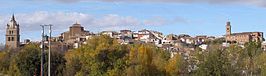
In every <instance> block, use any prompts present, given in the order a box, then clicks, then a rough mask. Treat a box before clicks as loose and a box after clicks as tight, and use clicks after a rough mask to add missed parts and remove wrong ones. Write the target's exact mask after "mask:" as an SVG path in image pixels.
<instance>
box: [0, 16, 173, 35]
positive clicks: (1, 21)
mask: <svg viewBox="0 0 266 76" xmlns="http://www.w3.org/2000/svg"><path fill="white" fill-rule="evenodd" d="M15 16H16V20H17V22H18V23H19V24H20V28H21V31H39V30H40V29H41V27H40V25H41V24H53V25H54V26H53V29H54V30H55V31H58V32H64V31H67V30H68V27H69V26H71V25H72V24H74V23H75V22H76V21H78V22H79V23H81V25H82V26H84V27H85V28H87V30H92V31H103V30H120V29H138V28H142V25H166V24H168V23H169V22H170V21H168V20H167V19H164V18H162V17H155V18H151V19H146V20H141V19H137V18H134V17H132V16H119V15H116V14H107V15H103V16H100V17H99V16H93V15H90V14H85V13H78V12H46V11H38V12H33V13H26V14H25V13H19V14H15ZM10 17H11V15H5V16H0V29H1V30H4V29H5V28H4V27H6V26H4V25H6V24H7V22H8V21H9V20H10ZM177 22H178V21H177Z"/></svg>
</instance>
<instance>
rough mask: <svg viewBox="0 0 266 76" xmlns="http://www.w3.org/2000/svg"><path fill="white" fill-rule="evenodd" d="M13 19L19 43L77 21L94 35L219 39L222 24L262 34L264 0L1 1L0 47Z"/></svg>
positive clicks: (59, 30)
mask: <svg viewBox="0 0 266 76" xmlns="http://www.w3.org/2000/svg"><path fill="white" fill-rule="evenodd" d="M12 14H14V15H15V17H16V20H17V22H18V23H19V24H20V34H21V41H23V40H24V39H31V40H33V41H38V40H40V39H41V27H40V25H42V24H52V25H53V27H52V29H53V34H52V35H53V36H59V35H60V33H63V32H65V31H68V28H69V27H70V26H71V25H72V24H74V23H76V22H78V23H80V24H81V25H82V26H84V27H85V29H86V30H88V31H91V32H94V33H98V32H101V31H118V30H122V29H130V30H134V31H138V30H141V29H149V30H155V31H159V32H162V33H163V34H164V35H167V34H177V35H178V34H189V35H191V36H196V35H208V36H222V35H224V34H225V25H226V22H227V21H230V22H231V25H232V32H254V31H260V32H265V31H266V28H265V26H266V1H265V0H0V43H4V41H5V28H6V25H7V23H8V22H9V21H10V18H11V16H12ZM46 30H48V28H46ZM46 32H47V31H46Z"/></svg>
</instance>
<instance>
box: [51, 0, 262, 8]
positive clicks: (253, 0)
mask: <svg viewBox="0 0 266 76" xmlns="http://www.w3.org/2000/svg"><path fill="white" fill-rule="evenodd" d="M48 1H49V0H48ZM50 1H51V0H50ZM56 1H58V2H63V3H74V2H81V1H83V2H84V1H87V2H91V1H100V2H134V3H139V2H145V3H155V2H160V3H208V4H244V5H256V6H264V7H265V6H266V1H265V0H56Z"/></svg>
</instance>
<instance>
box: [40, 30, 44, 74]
mask: <svg viewBox="0 0 266 76" xmlns="http://www.w3.org/2000/svg"><path fill="white" fill-rule="evenodd" d="M41 27H42V44H41V49H42V50H41V76H43V75H44V74H43V69H44V68H43V62H44V60H43V59H44V58H43V57H44V55H43V52H44V25H41Z"/></svg>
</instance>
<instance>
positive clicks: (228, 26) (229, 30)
mask: <svg viewBox="0 0 266 76" xmlns="http://www.w3.org/2000/svg"><path fill="white" fill-rule="evenodd" d="M226 35H231V23H230V21H228V22H226Z"/></svg>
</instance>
